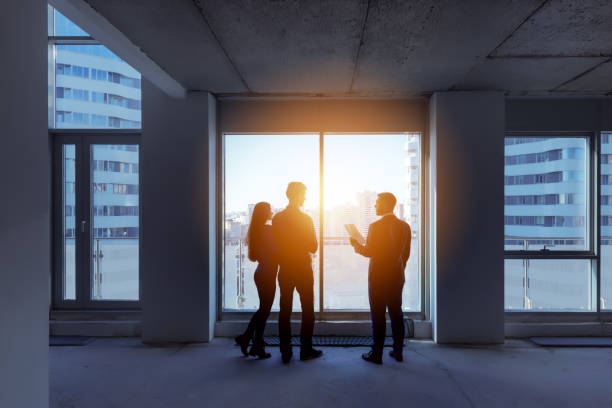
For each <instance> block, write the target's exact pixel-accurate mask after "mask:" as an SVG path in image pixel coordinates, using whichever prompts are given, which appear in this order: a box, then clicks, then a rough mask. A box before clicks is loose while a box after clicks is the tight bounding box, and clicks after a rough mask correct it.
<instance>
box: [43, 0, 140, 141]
mask: <svg viewBox="0 0 612 408" xmlns="http://www.w3.org/2000/svg"><path fill="white" fill-rule="evenodd" d="M47 7H48V9H47V10H48V14H47V18H48V20H49V21H48V23H47V24H48V30H47V33H48V35H47V53H48V61H47V63H48V65H49V68H48V69H49V71H48V88H49V89H48V95H47V97H48V98H49V101H48V110H49V112H48V127H49V129H50V130H59V131H62V132H63V131H68V133H69V132H71V131H72V130H77V129H78V130H80V131H82V132H83V131H85V132H88V131H89V130H90V129H93V130H101V131H102V132H105V133H115V130H120V131H123V130H124V129H126V130H128V132H127V133H132V134H136V133H138V134H139V133H140V131H141V130H142V85H141V88H140V92H141V100H140V101H139V102H140V107H141V108H140V112H141V118H140V127H138V128H121V127H116V128H114V127H101V128H95V127H93V128H87V127H82V128H75V129H70V128H58V127H57V115H56V112H57V111H56V106H55V104H56V100H57V95H56V94H57V83H56V82H57V81H56V76H57V73H56V55H57V51H56V46H57V45H99V46H102V47H106V46H105V45H104V44H102V43H101V42H100V41H98V40H96V39H95V38H93V37H91V36H89V35H76V36H70V35H60V36H57V35H55V11H56V8H55V7H53V6H51V5H50V4H49V5H47ZM51 21H53V23H50V22H51ZM51 24H53V25H52V26H51ZM73 24H74V23H73ZM75 25H76V24H75ZM106 48H107V47H106ZM88 69H89V70H90V72H91V71H92V70H93V69H95V68H89V67H88ZM141 81H142V75H141ZM141 84H142V82H141ZM73 91H74V90H73ZM102 93H104V94H106V92H102ZM95 115H98V114H96V113H91V120H90V124H91V122H93V116H95ZM107 119H108V120H110V117H108V118H107ZM125 120H127V121H131V119H125ZM121 133H125V132H121Z"/></svg>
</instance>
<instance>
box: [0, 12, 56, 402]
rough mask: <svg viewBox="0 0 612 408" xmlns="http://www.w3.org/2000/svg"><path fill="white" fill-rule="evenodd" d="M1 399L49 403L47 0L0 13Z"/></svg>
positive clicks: (49, 272) (49, 195)
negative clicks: (0, 63)
mask: <svg viewBox="0 0 612 408" xmlns="http://www.w3.org/2000/svg"><path fill="white" fill-rule="evenodd" d="M0 50H2V58H3V61H4V64H2V66H1V67H0V89H1V90H2V98H1V99H0V124H2V134H1V136H0V186H1V189H2V193H0V196H1V198H0V407H32V408H38V407H47V406H48V405H49V360H48V351H49V301H50V274H51V231H50V224H51V218H50V211H51V149H50V143H49V136H48V131H47V2H46V1H41V0H32V1H26V2H24V1H20V0H6V1H3V2H2V12H1V13H0Z"/></svg>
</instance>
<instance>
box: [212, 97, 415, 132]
mask: <svg viewBox="0 0 612 408" xmlns="http://www.w3.org/2000/svg"><path fill="white" fill-rule="evenodd" d="M426 117H427V102H426V101H425V100H424V99H412V100H410V99H399V100H393V99H353V100H346V99H344V100H343V99H331V100H327V99H320V98H311V99H302V100H266V99H263V98H250V99H231V98H230V99H221V100H220V101H219V126H218V127H219V132H220V133H223V132H227V133H232V132H233V133H240V132H279V133H282V132H356V133H359V132H372V133H376V132H425V129H426V123H425V121H426Z"/></svg>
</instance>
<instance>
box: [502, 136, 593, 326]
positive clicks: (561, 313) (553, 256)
mask: <svg viewBox="0 0 612 408" xmlns="http://www.w3.org/2000/svg"><path fill="white" fill-rule="evenodd" d="M508 137H519V138H520V137H555V138H577V137H582V138H586V139H587V147H588V149H589V151H588V153H586V154H585V159H586V160H588V161H589V162H588V177H589V179H588V181H587V180H585V184H586V187H587V189H588V194H587V196H588V197H585V198H588V200H589V204H588V206H586V208H587V218H588V220H587V221H586V222H585V226H586V237H585V238H586V239H588V242H589V243H588V247H587V248H586V249H584V250H560V251H556V250H546V249H539V250H506V249H505V244H504V261H505V260H507V259H520V260H531V259H540V260H563V259H568V260H569V259H583V260H584V259H586V260H590V261H591V287H590V288H589V291H590V294H591V295H590V299H589V306H590V309H589V310H584V311H582V310H558V311H557V310H542V311H540V310H531V309H530V310H525V309H523V310H510V309H506V305H505V302H504V312H505V315H506V319H509V320H510V321H525V320H527V321H529V320H532V321H554V320H557V321H568V320H571V319H575V317H571V316H576V315H578V314H579V315H580V316H582V317H584V318H585V319H589V318H590V317H593V316H599V314H600V312H601V310H600V306H601V302H600V298H601V294H600V290H601V289H600V264H601V262H600V253H601V250H600V231H601V217H600V216H599V211H600V210H599V206H600V204H599V203H600V200H601V193H600V188H599V182H600V173H601V171H600V169H601V165H600V154H599V151H600V147H599V143H600V138H601V132H598V131H589V132H568V131H506V132H505V134H504V140H505V139H506V138H508ZM585 176H587V175H585ZM504 196H505V193H504ZM504 206H505V203H504ZM504 215H505V214H504ZM504 240H505V231H504ZM504 291H505V284H504ZM536 315H537V316H538V317H535V318H534V316H536Z"/></svg>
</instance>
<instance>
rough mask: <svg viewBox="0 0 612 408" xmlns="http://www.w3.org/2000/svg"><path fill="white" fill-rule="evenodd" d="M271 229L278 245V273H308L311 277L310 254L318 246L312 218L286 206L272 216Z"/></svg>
mask: <svg viewBox="0 0 612 408" xmlns="http://www.w3.org/2000/svg"><path fill="white" fill-rule="evenodd" d="M272 231H273V232H274V237H275V238H276V243H277V246H278V263H279V265H280V271H279V273H280V274H283V273H291V274H295V275H304V276H305V275H308V274H309V276H310V277H311V278H312V262H311V258H310V254H311V253H315V252H316V251H317V248H318V243H317V237H316V234H315V229H314V224H313V223H312V218H310V216H308V215H307V214H305V213H303V212H302V211H300V210H299V209H297V208H290V207H287V208H285V209H284V210H283V211H281V212H279V213H278V214H276V215H275V216H274V218H272Z"/></svg>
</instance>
